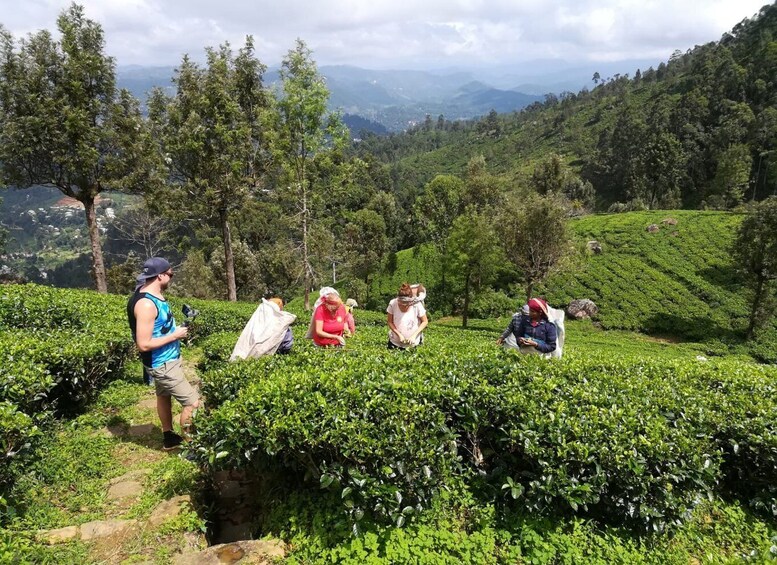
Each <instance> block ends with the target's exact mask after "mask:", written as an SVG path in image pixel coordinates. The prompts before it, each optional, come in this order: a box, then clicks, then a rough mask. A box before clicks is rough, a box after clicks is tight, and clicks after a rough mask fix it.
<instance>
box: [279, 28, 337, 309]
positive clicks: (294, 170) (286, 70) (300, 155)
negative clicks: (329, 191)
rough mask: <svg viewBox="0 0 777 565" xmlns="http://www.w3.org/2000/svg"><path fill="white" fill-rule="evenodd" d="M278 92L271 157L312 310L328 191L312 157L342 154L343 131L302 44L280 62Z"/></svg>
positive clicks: (299, 43)
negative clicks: (317, 231) (316, 238)
mask: <svg viewBox="0 0 777 565" xmlns="http://www.w3.org/2000/svg"><path fill="white" fill-rule="evenodd" d="M280 77H281V83H282V92H281V93H280V100H278V102H277V106H278V113H277V116H276V117H277V124H276V128H275V129H276V133H275V136H274V142H273V153H274V156H275V157H276V159H277V161H278V164H279V165H280V171H281V182H282V183H283V184H284V185H285V187H286V188H285V189H284V190H281V194H282V197H286V196H289V200H291V201H293V202H294V205H295V207H296V210H295V213H294V214H293V218H294V220H295V222H294V223H295V225H296V231H297V239H298V242H299V246H298V248H297V251H298V252H299V255H300V259H301V261H300V263H301V266H302V267H301V268H302V273H301V279H302V281H303V285H304V288H305V308H306V309H309V308H310V290H311V288H312V286H313V284H314V282H315V280H316V278H317V273H316V269H315V265H314V260H313V253H312V252H313V248H312V245H311V235H312V233H313V224H314V223H315V222H316V221H317V220H318V217H317V212H318V210H317V202H320V200H321V199H322V198H324V197H325V195H324V194H322V193H321V192H322V191H325V190H326V187H322V186H321V185H320V184H318V185H317V184H316V183H315V182H314V180H315V179H314V175H315V168H314V166H313V160H314V158H315V157H316V156H317V155H318V154H320V153H321V152H323V151H327V150H330V149H341V148H342V146H343V145H344V144H345V143H346V141H347V130H346V128H345V127H344V126H343V124H342V121H341V120H340V118H339V116H338V115H337V114H334V113H330V112H328V110H327V101H328V100H329V89H328V88H327V86H326V82H325V80H324V77H323V76H322V75H321V74H320V73H319V71H318V67H317V66H316V63H315V61H314V60H313V59H312V52H311V51H310V49H309V48H308V47H307V45H306V44H305V42H304V41H302V40H301V39H297V42H296V46H295V47H294V49H291V50H290V51H289V52H288V53H287V54H286V57H285V58H284V59H283V62H282V64H281V69H280Z"/></svg>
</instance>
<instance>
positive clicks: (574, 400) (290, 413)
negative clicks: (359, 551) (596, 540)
mask: <svg viewBox="0 0 777 565" xmlns="http://www.w3.org/2000/svg"><path fill="white" fill-rule="evenodd" d="M384 332H385V329H383V328H369V327H367V328H363V331H362V332H361V333H360V334H359V335H357V338H354V339H360V340H361V341H356V342H349V345H348V346H347V347H346V348H345V349H344V350H326V349H324V350H321V349H316V348H313V347H310V346H309V345H307V343H306V342H305V340H303V344H300V348H299V349H298V350H297V351H296V353H294V354H292V355H290V356H274V357H269V358H264V359H258V360H250V361H244V362H236V363H216V364H214V365H213V366H212V368H211V369H209V370H208V372H206V374H205V375H204V379H203V390H204V391H206V396H207V398H208V401H209V406H210V407H211V412H210V414H208V415H206V416H204V417H203V418H202V419H201V420H199V421H198V427H199V430H200V433H199V435H198V437H197V439H196V442H195V445H196V452H197V456H198V457H199V458H200V461H201V462H202V463H203V464H205V465H210V466H212V467H214V468H230V467H240V468H248V469H251V470H252V471H254V472H259V473H266V472H269V473H280V474H281V475H285V476H286V477H288V479H289V480H290V481H296V482H299V484H303V483H307V484H308V486H311V485H313V484H316V485H318V486H320V487H323V488H326V489H336V490H337V492H338V493H339V496H340V498H341V500H342V503H343V506H344V509H345V511H346V512H347V514H348V516H349V517H350V518H351V519H352V520H353V522H354V523H358V522H359V520H360V519H362V517H363V516H364V515H365V514H371V515H373V516H374V517H376V518H378V519H383V520H389V521H391V522H393V523H402V522H404V521H405V519H406V518H407V517H408V516H412V515H413V514H415V513H417V512H418V511H419V510H421V509H423V508H424V507H425V506H426V505H427V504H428V502H429V500H430V499H431V497H432V495H433V493H435V492H438V491H439V490H440V489H444V488H446V485H447V484H448V483H449V481H450V480H451V478H452V477H455V476H473V477H476V476H479V477H481V479H482V480H485V482H486V484H488V485H490V486H489V489H490V490H489V489H486V492H491V493H501V494H500V496H501V495H502V494H503V495H504V496H506V499H507V501H508V502H509V503H510V504H512V505H517V506H518V507H520V508H524V509H529V510H531V511H534V512H540V513H552V514H556V515H557V514H569V515H575V514H581V515H585V516H589V517H595V518H598V519H601V520H604V521H617V522H626V523H631V524H632V525H634V526H635V527H638V528H650V529H654V530H662V529H664V528H666V527H667V526H672V525H676V524H678V523H680V522H681V521H682V520H683V519H685V518H687V517H688V516H689V515H690V512H691V511H692V510H693V508H694V507H695V506H696V505H698V503H699V502H700V501H701V500H703V499H706V498H708V497H710V496H713V495H717V494H721V493H723V492H729V493H732V494H733V495H734V496H738V497H741V498H742V499H743V500H746V501H748V502H751V503H752V504H753V505H754V507H757V508H761V509H762V510H766V511H768V512H769V513H771V511H772V505H774V503H775V500H774V492H773V489H774V479H773V477H774V476H777V460H776V459H775V453H777V449H775V447H776V445H775V437H777V435H775V433H774V431H775V426H776V425H777V410H776V409H775V408H776V405H775V402H776V401H775V399H776V398H777V396H775V395H774V387H775V386H776V385H775V383H776V382H777V376H776V375H775V371H774V370H773V369H766V368H763V367H759V366H756V365H754V364H752V363H751V364H743V363H739V362H718V363H715V362H706V361H699V360H696V359H695V358H694V357H692V356H691V355H692V354H693V350H689V351H688V352H687V354H686V358H685V359H684V360H673V359H666V360H661V359H659V360H651V361H648V360H645V359H644V357H643V356H642V355H640V354H632V355H629V354H627V353H624V354H622V355H620V356H618V355H609V354H601V355H597V354H596V353H592V352H590V351H587V352H585V354H580V353H579V351H578V352H575V351H574V350H573V351H572V352H571V353H569V354H568V355H567V357H566V358H565V359H564V360H562V361H560V362H553V363H548V362H547V361H545V360H542V359H539V358H534V357H522V356H519V355H515V354H513V353H512V352H507V351H503V350H501V349H500V348H497V347H496V346H495V345H493V343H492V342H493V340H494V339H495V334H494V333H487V332H484V331H478V330H476V329H475V330H469V331H467V332H465V333H463V332H461V331H459V330H453V329H448V328H440V327H437V328H432V329H430V330H429V331H427V340H426V343H425V344H424V345H423V346H422V347H420V348H418V349H417V350H414V351H406V352H401V351H387V350H386V349H385V345H384V344H385V341H384V340H385V337H384V336H385V333H384ZM351 343H353V346H352V345H351ZM624 343H625V341H624ZM616 345H617V344H615V345H614V346H613V352H617V347H616ZM492 496H493V495H492Z"/></svg>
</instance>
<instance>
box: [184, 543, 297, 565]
mask: <svg viewBox="0 0 777 565" xmlns="http://www.w3.org/2000/svg"><path fill="white" fill-rule="evenodd" d="M285 556H286V548H285V546H284V544H283V542H282V541H279V540H244V541H238V542H234V543H227V544H221V545H214V546H212V547H209V548H208V549H205V550H203V551H197V552H192V553H183V554H181V555H177V556H176V557H174V558H173V564H174V565H231V564H232V563H239V564H240V565H248V564H249V563H252V564H255V565H259V564H262V563H267V564H270V563H274V562H275V560H277V559H279V558H280V559H282V558H284V557H285Z"/></svg>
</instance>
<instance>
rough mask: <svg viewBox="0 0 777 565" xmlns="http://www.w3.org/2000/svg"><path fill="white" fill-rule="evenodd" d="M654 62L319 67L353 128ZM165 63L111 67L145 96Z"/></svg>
mask: <svg viewBox="0 0 777 565" xmlns="http://www.w3.org/2000/svg"><path fill="white" fill-rule="evenodd" d="M655 64H657V62H654V61H622V62H619V63H608V64H602V65H598V66H596V65H588V66H579V65H578V66H575V65H571V64H568V63H565V62H563V61H537V62H534V63H532V64H527V65H526V66H524V67H522V68H521V69H517V68H515V67H494V68H485V69H480V70H477V71H473V70H458V69H445V70H433V71H415V70H369V69H363V68H359V67H352V66H347V65H338V66H321V67H320V68H319V70H320V72H321V74H322V75H324V77H325V78H326V81H327V85H328V86H329V90H330V93H331V97H330V101H329V105H330V108H332V109H340V110H341V111H342V112H343V113H344V114H345V121H346V123H347V124H348V126H349V127H350V128H351V131H352V132H353V133H354V135H357V134H358V133H359V132H360V131H362V130H368V131H372V132H374V133H379V134H380V133H385V132H387V131H403V130H405V129H407V128H408V127H410V126H412V125H414V124H416V123H419V122H421V121H423V120H424V118H425V117H426V115H427V114H429V115H431V116H432V117H433V118H435V119H436V118H437V116H439V115H440V114H442V115H444V116H445V118H446V119H448V120H462V119H469V118H474V117H477V116H482V115H484V114H487V113H488V112H489V111H491V110H492V109H493V110H496V111H497V112H499V113H505V112H512V111H515V110H520V109H521V108H524V107H526V106H528V105H530V104H532V103H533V102H536V101H541V100H544V95H545V94H546V93H554V94H558V93H560V92H562V91H572V92H577V91H579V90H580V89H582V88H583V87H586V86H589V85H591V86H592V85H593V83H592V82H591V77H592V76H593V73H594V72H599V74H600V75H601V76H602V78H605V77H607V76H611V75H614V74H616V73H621V74H625V73H633V72H634V71H635V70H636V69H637V68H642V69H643V70H644V69H646V68H647V67H649V66H650V65H655ZM173 72H174V69H173V67H141V66H127V67H119V69H118V83H119V86H121V87H124V88H127V89H128V90H130V91H131V92H132V93H133V94H134V95H135V96H136V97H138V98H139V99H140V100H142V101H145V99H146V97H147V94H148V92H149V91H150V90H151V89H152V88H154V87H156V86H158V87H162V88H164V89H170V90H172V88H173V86H172V82H171V78H172V76H173ZM278 81H279V76H278V69H277V68H275V69H270V70H269V71H268V72H267V73H266V74H265V82H266V83H267V84H268V85H272V84H277V82H278Z"/></svg>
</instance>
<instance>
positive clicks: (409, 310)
mask: <svg viewBox="0 0 777 565" xmlns="http://www.w3.org/2000/svg"><path fill="white" fill-rule="evenodd" d="M386 313H387V314H388V327H389V340H388V348H389V349H407V348H409V347H415V346H416V345H420V344H421V342H422V341H423V336H422V334H421V332H423V331H424V328H426V326H427V325H428V324H429V320H428V318H427V317H426V308H424V304H423V302H420V301H419V300H418V299H417V297H415V296H413V289H412V288H411V287H410V285H409V284H407V283H402V286H401V287H400V288H399V292H397V297H396V298H394V299H392V300H391V302H389V305H388V308H386Z"/></svg>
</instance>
